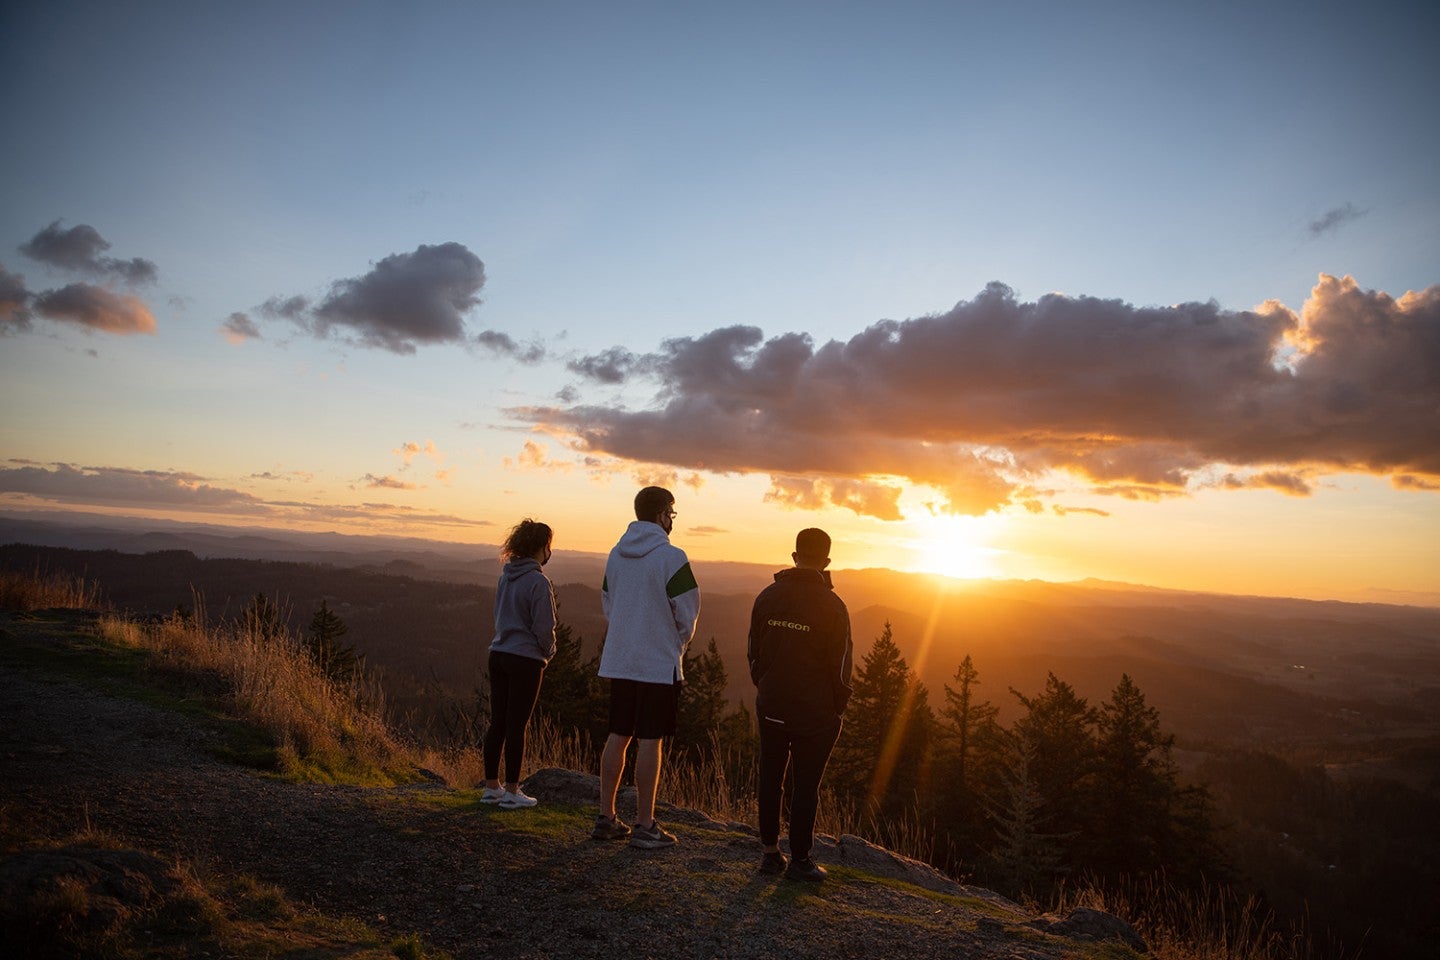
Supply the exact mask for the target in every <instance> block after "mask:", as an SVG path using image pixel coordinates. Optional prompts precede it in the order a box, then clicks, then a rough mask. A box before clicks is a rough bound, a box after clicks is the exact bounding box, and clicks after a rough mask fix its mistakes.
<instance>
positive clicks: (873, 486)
mask: <svg viewBox="0 0 1440 960" xmlns="http://www.w3.org/2000/svg"><path fill="white" fill-rule="evenodd" d="M903 492H904V491H903V490H902V489H901V488H900V487H897V486H895V485H893V484H884V483H876V482H873V481H865V480H847V479H843V478H841V479H836V480H826V479H818V478H811V477H772V478H771V480H770V489H769V491H768V492H767V493H766V494H765V502H766V503H778V504H780V505H782V506H786V507H792V508H795V509H801V510H820V509H823V508H825V507H828V506H831V505H834V506H840V507H848V508H849V509H851V510H854V511H855V512H856V513H860V514H865V515H866V516H871V517H878V518H880V519H881V520H900V519H903V517H904V515H903V514H902V513H901V512H900V494H901V493H903Z"/></svg>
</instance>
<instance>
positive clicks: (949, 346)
mask: <svg viewBox="0 0 1440 960" xmlns="http://www.w3.org/2000/svg"><path fill="white" fill-rule="evenodd" d="M570 369H571V370H572V371H574V372H576V373H579V374H581V375H583V376H586V377H589V378H591V379H593V380H595V381H598V382H600V383H602V384H612V383H619V382H622V381H626V380H629V379H634V378H652V379H654V380H657V381H658V383H659V387H660V390H659V393H658V394H657V397H656V402H655V403H654V404H653V405H652V406H651V407H649V408H648V409H639V410H635V409H622V408H618V407H608V406H586V405H568V406H559V407H546V408H526V409H522V410H515V411H512V413H513V414H514V415H516V416H517V417H519V418H521V419H525V420H529V421H531V422H532V423H537V424H542V425H543V426H544V427H545V428H546V429H549V430H551V431H556V432H561V433H568V434H569V435H570V436H571V438H572V442H573V443H574V444H576V446H577V449H579V450H581V451H584V452H591V453H602V454H606V455H610V456H615V457H622V458H627V459H631V460H636V461H642V462H646V463H668V464H672V465H674V466H676V467H680V468H691V469H696V470H712V471H721V472H739V473H746V472H764V473H769V474H771V476H772V479H773V480H774V486H773V487H772V491H771V494H770V496H771V498H772V499H774V500H776V501H779V502H789V503H792V504H795V505H801V504H806V505H810V504H818V503H820V502H821V501H822V500H824V501H828V502H832V503H835V502H839V503H842V504H843V505H845V506H848V507H850V508H851V509H854V510H856V511H857V512H861V513H868V514H871V515H874V516H887V517H893V516H895V512H896V511H895V508H893V506H892V502H891V501H889V500H888V499H887V498H885V497H876V496H874V491H873V490H872V489H871V487H873V480H871V478H873V477H879V476H893V477H898V478H904V479H906V480H908V481H910V482H912V483H918V484H925V485H929V486H933V487H935V488H937V489H939V490H940V491H941V492H942V493H943V494H944V495H945V496H946V498H947V501H948V503H947V504H946V505H945V507H946V509H949V510H951V511H953V512H957V513H969V514H978V513H984V512H986V511H987V510H992V509H996V508H998V507H1001V506H1003V505H1005V504H1007V503H1020V502H1023V501H1024V500H1025V499H1027V498H1029V496H1030V495H1028V494H1026V493H1025V492H1024V491H1025V490H1026V488H1027V487H1028V485H1029V484H1030V483H1033V482H1034V481H1035V480H1036V479H1037V478H1039V477H1041V476H1043V475H1044V474H1045V473H1046V472H1047V471H1052V470H1061V471H1067V472H1069V473H1071V474H1073V475H1076V476H1078V477H1080V478H1083V479H1085V480H1088V481H1089V482H1090V483H1092V484H1093V485H1094V489H1095V490H1096V492H1100V493H1107V494H1111V495H1114V496H1120V497H1126V498H1132V499H1151V500H1154V499H1162V498H1165V497H1170V496H1180V495H1185V494H1186V493H1187V492H1188V491H1189V490H1191V489H1192V488H1193V487H1194V486H1195V485H1196V483H1197V482H1199V479H1202V478H1203V476H1204V474H1206V473H1210V472H1212V471H1214V470H1216V469H1219V470H1221V471H1228V472H1230V473H1232V474H1234V475H1236V476H1246V477H1248V478H1249V479H1248V480H1247V481H1246V484H1247V485H1252V486H1253V485H1257V484H1259V485H1264V486H1269V487H1272V488H1275V489H1280V490H1284V491H1286V492H1288V493H1292V494H1295V493H1300V492H1302V487H1306V488H1308V483H1307V481H1305V480H1303V479H1299V478H1303V477H1308V476H1310V475H1314V474H1316V473H1323V472H1326V471H1331V472H1334V471H1342V470H1343V471H1362V472H1369V473H1375V474H1391V475H1405V476H1409V477H1415V478H1422V480H1423V481H1424V482H1429V481H1430V480H1432V479H1437V478H1440V418H1437V417H1436V416H1435V410H1436V409H1440V373H1437V371H1440V286H1437V287H1431V288H1429V289H1427V290H1425V291H1422V292H1419V293H1410V294H1406V295H1405V296H1403V297H1401V298H1399V299H1398V300H1397V299H1394V298H1391V297H1390V296H1388V295H1386V294H1384V293H1378V292H1374V291H1365V290H1362V289H1360V287H1359V286H1358V285H1357V284H1356V283H1355V281H1354V280H1352V279H1350V278H1349V277H1345V278H1336V277H1331V276H1322V277H1321V278H1320V280H1319V282H1318V284H1317V285H1316V287H1315V288H1314V290H1313V292H1312V294H1311V297H1310V299H1309V300H1308V301H1307V302H1306V304H1305V305H1304V308H1303V309H1302V311H1301V312H1300V313H1299V314H1298V315H1297V314H1296V313H1294V312H1292V311H1290V310H1288V309H1286V308H1284V307H1283V306H1281V305H1279V304H1275V303H1270V304H1266V305H1264V306H1263V307H1261V308H1257V309H1256V310H1254V311H1227V310H1222V309H1220V307H1219V306H1218V305H1217V304H1215V303H1214V302H1213V301H1212V302H1210V303H1186V304H1180V305H1177V306H1171V307H1136V306H1132V305H1130V304H1127V303H1124V302H1122V301H1119V300H1099V299H1095V298H1092V297H1067V296H1061V295H1050V296H1045V297H1042V298H1040V299H1039V300H1038V301H1035V302H1033V303H1027V302H1021V301H1019V300H1018V299H1017V298H1016V297H1015V295H1014V294H1013V292H1012V291H1010V290H1009V289H1008V288H1007V287H1005V286H1003V285H1001V284H991V285H990V286H989V287H987V288H986V289H985V290H984V291H983V292H982V293H981V294H980V295H979V296H977V297H975V298H974V299H973V300H969V301H962V302H961V303H959V304H957V305H956V306H955V307H954V308H953V309H952V310H950V311H948V312H946V313H943V314H936V315H932V316H924V317H918V318H914V319H910V320H904V321H895V320H884V321H880V322H878V323H876V324H874V325H872V326H871V327H869V328H867V329H865V330H863V331H861V332H860V333H858V334H856V335H855V336H853V337H851V338H850V339H849V340H848V341H844V342H840V341H829V342H826V343H823V344H820V345H818V346H817V345H816V344H815V343H814V342H813V341H812V340H811V338H810V337H809V336H807V335H805V334H800V333H787V334H781V335H779V336H775V337H771V338H769V339H766V338H765V337H764V336H763V334H762V333H761V331H760V330H759V329H757V328H755V327H747V326H734V327H726V328H722V329H719V330H715V331H712V332H710V333H708V334H704V335H702V336H699V337H684V338H678V339H675V340H669V341H666V342H665V343H663V344H662V346H661V348H660V350H659V351H657V352H655V353H652V354H644V355H637V354H632V353H630V352H628V351H626V350H624V349H623V348H618V347H617V348H613V349H611V350H607V351H605V352H603V353H600V354H596V355H595V356H592V357H588V358H582V359H580V360H576V361H572V363H571V364H570ZM797 478H800V479H799V480H797ZM807 483H808V484H809V486H808V488H807V487H806V486H805V484H807ZM1406 483H1407V485H1408V486H1410V487H1411V488H1418V487H1419V484H1418V483H1416V482H1415V481H1413V480H1412V481H1407V482H1406Z"/></svg>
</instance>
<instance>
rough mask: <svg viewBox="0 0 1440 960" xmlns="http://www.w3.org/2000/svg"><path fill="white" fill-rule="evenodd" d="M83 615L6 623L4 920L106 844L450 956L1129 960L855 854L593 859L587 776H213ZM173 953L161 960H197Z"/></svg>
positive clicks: (733, 845) (219, 767)
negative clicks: (108, 666)
mask: <svg viewBox="0 0 1440 960" xmlns="http://www.w3.org/2000/svg"><path fill="white" fill-rule="evenodd" d="M87 617H88V615H85V614H76V613H69V612H47V613H42V614H39V615H20V614H9V613H6V614H0V756H3V757H4V769H5V776H4V777H3V778H0V814H3V818H0V826H3V831H0V833H3V837H4V842H5V847H4V850H3V857H0V888H3V887H5V884H6V883H7V880H6V878H10V880H9V881H8V882H10V884H11V886H10V888H9V889H0V894H3V899H5V900H6V901H7V902H8V901H11V900H12V899H14V898H15V897H17V896H18V893H19V892H20V891H21V887H20V886H17V885H16V882H15V881H14V878H15V877H17V876H23V875H25V874H24V866H25V864H27V863H30V862H32V861H33V860H34V858H35V856H36V854H37V851H39V850H41V849H42V848H45V847H47V846H53V843H51V842H50V841H52V840H53V838H59V837H64V836H69V835H73V834H75V833H77V832H93V831H101V832H103V833H105V834H106V835H108V836H109V837H111V838H114V839H115V840H118V841H119V842H120V843H122V844H124V845H129V846H133V847H134V848H136V849H138V850H140V851H144V852H147V853H150V854H153V855H155V856H156V857H158V858H160V859H161V860H164V861H170V862H175V861H180V862H186V863H192V864H203V865H204V868H205V871H206V872H207V873H218V874H221V875H226V876H248V877H253V878H255V879H256V880H257V881H260V882H263V883H266V884H273V885H275V886H276V887H278V888H279V889H280V890H281V891H283V893H284V895H285V897H287V898H288V899H289V900H290V901H292V902H295V903H298V904H303V905H309V906H312V907H313V908H315V909H316V910H318V911H321V912H322V913H324V914H325V915H327V916H331V917H336V918H352V919H353V920H354V921H359V922H363V923H365V924H368V925H370V926H372V927H377V928H380V929H383V930H386V931H393V932H394V933H395V934H396V935H398V936H401V937H410V938H414V937H417V936H418V937H419V938H420V939H421V940H422V941H423V942H428V943H429V944H433V945H435V946H438V947H439V948H442V949H443V950H445V951H448V952H449V953H451V954H453V955H454V956H455V957H458V958H470V957H476V958H478V957H488V956H495V955H500V954H504V955H507V956H513V957H520V958H524V957H607V958H609V957H615V956H644V957H653V958H671V957H674V958H680V957H686V958H692V957H734V958H742V957H769V958H774V957H795V958H804V957H816V958H826V960H832V958H845V957H856V958H859V957H866V958H868V957H872V956H874V955H876V954H877V952H878V953H883V952H885V951H886V950H887V949H888V948H889V947H890V945H892V944H895V943H904V944H905V946H906V950H905V952H906V954H907V955H909V956H916V957H942V956H944V957H969V958H990V957H996V958H998V957H1026V958H1033V960H1045V958H1060V957H1085V956H1097V957H1099V956H1105V957H1112V958H1113V957H1123V956H1130V955H1133V954H1131V953H1130V952H1129V951H1128V950H1126V949H1124V948H1121V947H1119V946H1117V945H1116V944H1115V943H1113V942H1112V943H1109V944H1106V945H1103V946H1101V945H1097V944H1090V943H1086V942H1082V941H1081V940H1078V939H1073V938H1071V937H1070V936H1065V935H1061V932H1062V931H1066V930H1069V928H1065V927H1060V926H1054V925H1053V923H1054V920H1053V918H1051V919H1050V920H1046V919H1040V918H1034V917H1032V916H1028V915H1026V914H1025V913H1024V912H1023V911H1021V910H1020V908H1018V907H1017V906H1016V905H1014V904H1012V903H1010V902H1008V901H1006V900H1004V899H1003V898H1000V897H998V896H996V895H994V894H991V893H988V892H987V891H983V890H979V889H976V888H970V887H962V886H959V885H957V884H953V883H951V882H949V881H948V880H945V879H944V878H943V877H940V876H939V875H938V874H935V873H934V872H933V871H930V870H929V868H925V867H923V866H921V865H916V864H912V863H909V862H906V861H903V860H901V859H899V858H896V857H894V856H892V855H889V854H887V853H885V852H884V851H880V850H878V849H877V848H874V847H870V846H869V845H867V844H864V842H863V841H859V840H858V839H855V838H848V837H847V838H841V839H840V840H838V841H835V840H827V841H826V842H825V843H824V845H823V846H822V848H821V849H820V850H818V851H817V857H818V858H819V859H821V860H822V861H824V862H827V863H828V864H830V865H831V866H832V867H833V870H832V876H831V879H830V880H829V881H827V882H826V883H824V884H823V885H820V886H813V887H812V886H807V885H797V884H794V883H789V882H784V881H777V880H774V879H773V878H766V877H762V876H760V875H758V874H757V873H756V872H755V869H754V868H755V864H756V862H757V860H758V852H759V846H758V842H757V840H756V838H755V835H754V833H753V831H752V830H751V829H750V828H749V827H747V826H745V825H741V824H734V823H720V822H716V821H713V820H710V819H709V818H708V817H706V816H705V815H704V814H702V813H698V812H695V811H686V810H675V809H669V810H665V811H664V813H663V816H664V817H665V818H666V819H667V820H668V822H670V823H671V824H672V825H673V826H674V828H675V831H676V832H677V833H679V834H680V836H681V838H682V840H681V844H680V846H679V847H677V848H675V849H672V850H668V851H658V852H646V851H637V850H633V849H630V848H628V847H626V846H624V845H616V844H603V843H596V842H593V841H591V840H589V839H588V826H589V822H590V817H591V816H592V814H593V806H592V804H591V803H590V802H589V797H590V796H591V795H592V793H593V790H594V778H593V777H590V776H587V775H585V774H575V773H569V772H565V771H541V772H540V773H538V774H536V775H535V776H532V777H531V778H530V780H529V781H527V787H528V788H529V789H531V790H532V791H533V792H534V793H536V794H537V795H539V796H540V797H542V798H543V800H544V802H543V803H542V805H541V806H540V807H538V808H536V809H535V810H529V811H514V812H506V811H498V810H493V809H490V808H486V807H481V806H479V805H478V804H477V803H476V802H475V799H476V795H475V794H474V793H473V792H470V791H464V790H456V789H451V788H448V787H446V786H443V785H439V784H435V783H427V784H423V785H420V786H410V787H401V788H388V789H364V788H357V787H345V786H327V785H317V784H296V783H290V782H284V781H281V780H278V779H274V778H270V777H266V776H261V775H258V774H257V773H255V772H253V771H247V770H244V769H241V768H238V767H234V766H230V765H227V764H225V763H222V762H219V761H218V760H216V759H214V757H213V755H212V753H213V748H214V746H215V741H216V739H217V733H216V731H215V730H214V729H212V728H211V727H210V726H208V725H207V724H205V723H204V722H197V721H196V720H193V719H191V718H190V717H188V716H185V715H182V714H181V713H178V712H176V711H175V710H174V709H173V708H171V709H167V708H166V707H165V706H163V700H161V701H160V702H161V703H162V706H158V707H157V706H151V705H148V704H147V703H143V702H140V700H139V699H137V698H136V697H135V695H134V692H133V691H130V692H129V694H128V695H125V696H118V695H115V693H114V692H106V689H107V688H106V687H105V684H104V683H103V682H98V681H96V680H94V679H93V678H94V677H95V676H97V674H96V672H95V671H94V670H93V669H91V667H92V666H93V664H92V663H90V661H92V660H93V659H94V658H96V657H97V656H101V655H103V652H102V651H99V650H98V649H97V647H96V645H95V644H94V643H93V640H92V639H91V638H89V634H87V630H88V622H87ZM90 619H93V618H90ZM86 678H92V679H86ZM97 684H98V688H97ZM632 802H633V800H632ZM623 809H624V808H623V804H622V812H623ZM77 875H78V874H77ZM96 882H99V881H96ZM143 894H144V891H141V892H140V894H137V896H143ZM1074 919H1075V920H1076V921H1077V922H1078V921H1079V920H1080V919H1082V918H1081V917H1076V918H1074ZM1101 919H1104V918H1103V917H1102V918H1101ZM1042 928H1048V929H1049V931H1050V932H1044V931H1043V930H1042ZM1070 932H1072V933H1073V932H1074V931H1073V930H1071V931H1070ZM410 942H413V939H412V940H411V941H410ZM297 947H298V945H297ZM177 949H178V952H175V951H172V952H171V953H169V954H166V955H177V956H189V955H197V956H198V955H200V953H199V952H196V953H194V954H191V953H190V952H188V951H186V950H184V948H183V947H181V948H177ZM147 955H150V954H147ZM155 955H158V954H155ZM307 955H308V954H307ZM317 955H336V954H334V953H323V952H322V953H321V954H317ZM352 955H358V954H352Z"/></svg>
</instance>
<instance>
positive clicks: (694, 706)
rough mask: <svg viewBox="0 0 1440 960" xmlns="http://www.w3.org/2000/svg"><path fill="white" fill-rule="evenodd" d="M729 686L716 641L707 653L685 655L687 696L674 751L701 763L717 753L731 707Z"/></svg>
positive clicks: (677, 729) (678, 721) (708, 647)
mask: <svg viewBox="0 0 1440 960" xmlns="http://www.w3.org/2000/svg"><path fill="white" fill-rule="evenodd" d="M728 682H729V681H728V678H727V677H726V673H725V662H724V661H723V660H721V659H720V651H719V649H718V648H717V647H716V646H715V638H714V637H711V638H710V643H709V644H708V645H707V646H706V648H705V650H704V652H702V653H697V654H686V656H685V694H684V696H682V697H681V698H680V707H679V715H678V716H677V718H676V722H675V749H676V751H678V752H679V753H681V754H682V755H683V756H686V757H689V758H694V759H698V758H702V757H709V756H711V755H712V754H713V753H714V746H715V738H716V736H717V735H718V731H719V730H720V728H721V725H722V723H723V722H724V718H725V708H726V706H728V704H729V701H728V699H727V698H726V696H725V687H726V684H727V683H728Z"/></svg>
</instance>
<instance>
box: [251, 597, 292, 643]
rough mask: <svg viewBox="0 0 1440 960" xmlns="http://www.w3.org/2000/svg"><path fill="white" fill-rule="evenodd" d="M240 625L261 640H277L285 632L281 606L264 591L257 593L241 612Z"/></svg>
mask: <svg viewBox="0 0 1440 960" xmlns="http://www.w3.org/2000/svg"><path fill="white" fill-rule="evenodd" d="M240 626H241V628H242V629H243V630H244V631H245V632H246V633H248V634H250V635H251V636H253V637H256V638H259V639H261V640H277V639H279V638H280V637H281V636H283V635H284V633H285V626H284V624H283V623H281V621H280V610H279V608H278V607H276V605H275V603H274V601H272V600H271V599H270V598H269V597H267V596H265V594H263V593H257V594H255V599H254V600H253V601H252V602H251V604H250V606H248V607H246V608H245V611H244V612H243V613H241V614H240Z"/></svg>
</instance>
